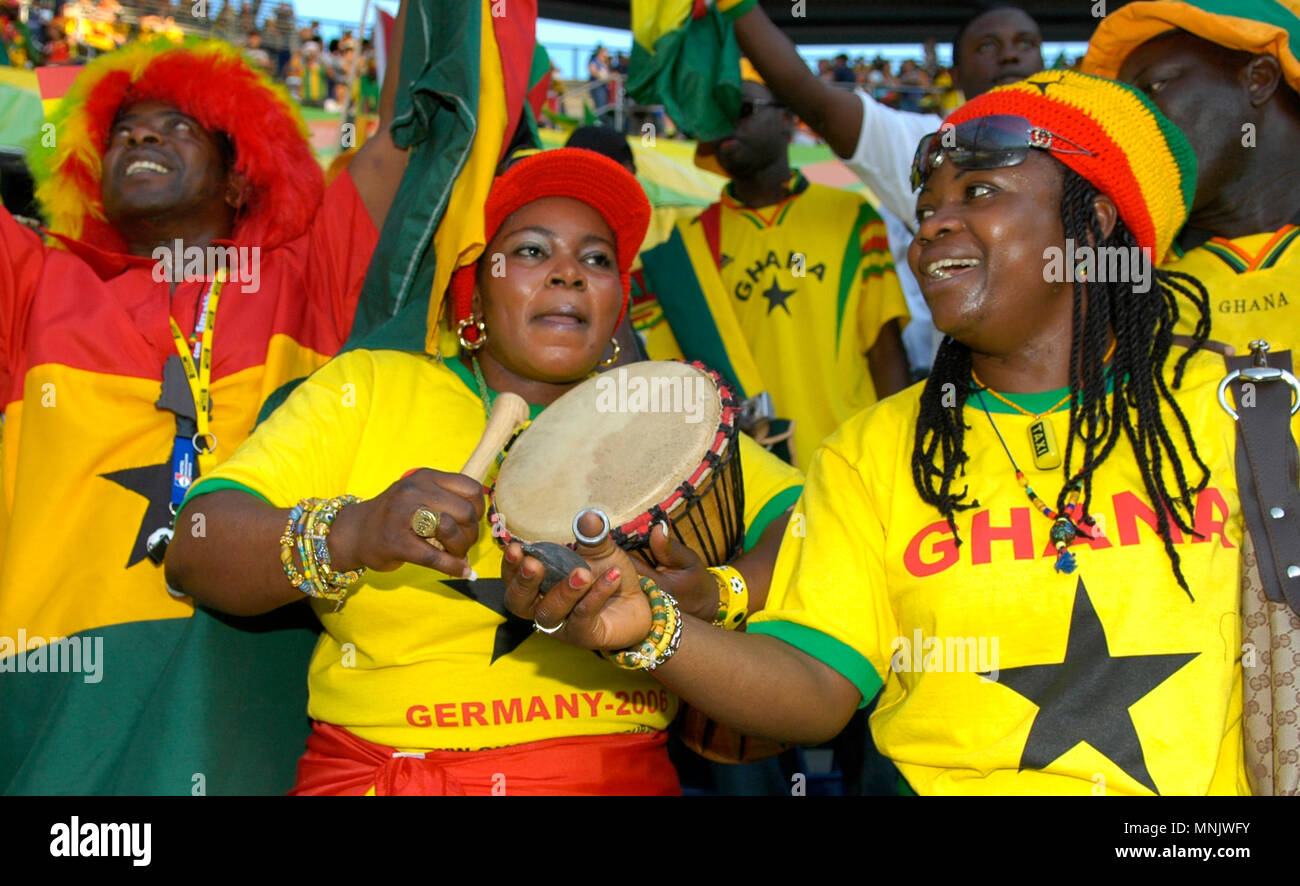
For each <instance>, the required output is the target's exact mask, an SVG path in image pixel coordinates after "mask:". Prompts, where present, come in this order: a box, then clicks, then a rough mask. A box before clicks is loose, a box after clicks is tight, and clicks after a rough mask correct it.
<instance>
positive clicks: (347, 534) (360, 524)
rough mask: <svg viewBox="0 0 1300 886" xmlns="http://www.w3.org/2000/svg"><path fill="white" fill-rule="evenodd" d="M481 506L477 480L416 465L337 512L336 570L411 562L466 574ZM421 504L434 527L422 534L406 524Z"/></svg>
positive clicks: (386, 568)
mask: <svg viewBox="0 0 1300 886" xmlns="http://www.w3.org/2000/svg"><path fill="white" fill-rule="evenodd" d="M485 507H486V505H485V502H484V496H483V486H482V484H480V483H479V482H478V481H477V480H475V479H473V478H472V477H467V476H465V475H464V474H449V473H444V472H442V471H435V470H433V469H431V468H420V469H419V470H417V471H412V472H411V473H409V474H407V475H406V476H404V477H402V478H401V479H400V480H398V481H397V482H395V483H394V484H393V485H391V486H389V487H388V488H387V489H386V490H384V491H383V492H382V493H381V494H380V495H378V496H376V497H375V498H372V499H369V500H367V501H360V502H357V503H356V504H354V505H350V506H348V507H346V508H344V509H343V510H342V511H340V512H339V516H338V520H337V521H336V522H335V525H334V528H333V530H332V532H331V534H330V549H331V551H332V553H333V559H334V563H335V564H336V568H338V569H344V570H347V569H355V568H357V567H359V566H365V567H367V568H369V569H374V570H376V571H378V572H391V571H392V570H394V569H397V568H398V567H400V566H402V565H403V564H404V563H417V564H419V565H421V566H426V567H428V568H429V569H436V570H438V571H439V572H442V573H445V574H447V575H452V576H457V577H461V578H470V577H472V572H471V569H470V565H469V561H468V560H466V559H465V557H466V555H467V554H468V552H469V549H470V548H471V547H472V546H473V545H474V542H475V541H477V540H478V533H479V521H480V520H482V518H483V512H484V509H485ZM422 508H423V509H427V510H429V511H431V512H433V513H434V514H436V515H438V520H437V528H436V530H435V531H434V532H433V534H432V535H431V536H430V537H428V538H422V537H420V536H419V535H417V534H416V532H415V529H414V528H413V527H412V518H413V517H414V515H415V514H416V512H417V511H420V510H421V509H422ZM435 542H437V544H435ZM439 546H441V549H440V548H439Z"/></svg>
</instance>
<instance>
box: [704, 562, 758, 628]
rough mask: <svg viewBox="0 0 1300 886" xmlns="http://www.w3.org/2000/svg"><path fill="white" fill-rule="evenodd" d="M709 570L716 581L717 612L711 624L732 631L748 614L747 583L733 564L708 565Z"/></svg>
mask: <svg viewBox="0 0 1300 886" xmlns="http://www.w3.org/2000/svg"><path fill="white" fill-rule="evenodd" d="M709 572H711V573H712V574H713V578H714V579H715V580H716V581H717V582H718V614H717V616H716V617H715V618H714V619H713V624H714V626H715V627H720V628H726V629H727V630H729V631H734V630H736V629H737V628H738V627H740V625H741V623H742V622H743V621H744V620H745V618H746V616H748V615H749V585H747V584H746V583H745V576H743V575H741V574H740V570H738V569H736V568H735V567H734V566H710V567H709Z"/></svg>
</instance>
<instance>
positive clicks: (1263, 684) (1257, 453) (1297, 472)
mask: <svg viewBox="0 0 1300 886" xmlns="http://www.w3.org/2000/svg"><path fill="white" fill-rule="evenodd" d="M1251 349H1252V352H1251V354H1249V355H1246V356H1241V357H1227V358H1225V359H1226V361H1227V364H1228V369H1229V370H1230V371H1229V373H1228V376H1227V377H1226V378H1225V379H1224V380H1223V382H1222V383H1221V384H1220V385H1219V402H1220V404H1221V405H1222V406H1223V408H1224V409H1225V410H1227V411H1228V413H1229V414H1230V415H1232V416H1233V418H1234V419H1236V420H1237V440H1238V446H1237V465H1236V467H1237V486H1238V490H1239V494H1240V498H1241V509H1242V515H1243V517H1244V518H1245V522H1246V537H1245V541H1244V543H1243V544H1242V581H1241V593H1242V598H1241V632H1242V693H1243V694H1242V732H1243V753H1244V756H1245V764H1246V775H1247V778H1248V779H1249V781H1250V786H1251V790H1252V791H1253V792H1254V793H1255V794H1260V795H1274V796H1277V795H1288V796H1295V795H1298V794H1300V456H1298V455H1297V451H1296V441H1295V439H1294V437H1293V436H1292V433H1291V414H1292V404H1291V400H1292V393H1293V392H1294V394H1295V396H1296V397H1297V401H1296V402H1297V404H1300V383H1297V381H1296V379H1295V377H1294V376H1293V375H1291V372H1290V370H1291V354H1290V352H1288V351H1281V352H1279V353H1276V354H1270V353H1269V347H1268V343H1267V342H1264V341H1256V342H1251ZM1247 384H1249V385H1250V387H1249V388H1247V387H1246V385H1247ZM1229 387H1231V388H1232V390H1233V395H1234V398H1235V403H1236V407H1237V408H1236V409H1233V408H1232V407H1231V406H1229V405H1228V403H1227V400H1226V399H1225V397H1224V393H1225V390H1226V389H1227V388H1229Z"/></svg>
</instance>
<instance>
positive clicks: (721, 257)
mask: <svg viewBox="0 0 1300 886" xmlns="http://www.w3.org/2000/svg"><path fill="white" fill-rule="evenodd" d="M729 264H731V256H729V255H727V254H726V253H725V252H720V253H718V270H719V271H721V270H722V269H723V268H725V267H726V266H727V265H729Z"/></svg>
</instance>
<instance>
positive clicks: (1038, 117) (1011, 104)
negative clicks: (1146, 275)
mask: <svg viewBox="0 0 1300 886" xmlns="http://www.w3.org/2000/svg"><path fill="white" fill-rule="evenodd" d="M994 114H1014V115H1017V116H1021V117H1026V118H1028V120H1029V122H1030V123H1032V124H1033V125H1034V126H1038V127H1041V128H1043V129H1046V130H1048V131H1049V132H1052V133H1054V134H1056V135H1059V136H1061V137H1063V138H1067V139H1069V140H1070V141H1072V142H1074V143H1075V144H1077V145H1079V146H1080V147H1083V148H1086V149H1088V150H1089V151H1091V152H1092V153H1093V155H1094V156H1088V155H1086V154H1063V153H1058V152H1055V151H1053V152H1051V156H1052V157H1053V158H1054V159H1056V160H1058V161H1060V162H1061V163H1064V164H1065V165H1066V166H1068V167H1070V168H1071V169H1073V170H1074V171H1075V172H1077V173H1078V174H1079V175H1081V176H1082V177H1083V178H1085V179H1087V180H1088V181H1089V182H1091V183H1092V185H1093V186H1094V187H1096V188H1097V190H1099V191H1101V192H1102V193H1103V194H1105V195H1106V196H1107V197H1109V198H1110V199H1111V200H1113V201H1114V203H1115V206H1116V208H1117V209H1119V214H1120V217H1121V218H1122V219H1123V220H1124V224H1125V225H1126V226H1127V227H1128V229H1129V230H1130V231H1132V232H1133V236H1134V237H1135V238H1136V239H1137V242H1138V245H1139V246H1142V247H1145V248H1148V249H1150V250H1151V260H1152V262H1153V263H1159V262H1160V260H1161V259H1162V258H1163V257H1164V255H1165V253H1166V252H1168V251H1169V247H1170V244H1172V243H1173V241H1174V236H1175V235H1176V234H1177V233H1178V231H1179V229H1180V228H1182V226H1183V223H1184V222H1185V221H1187V213H1188V212H1189V211H1190V209H1191V206H1192V196H1193V194H1194V193H1195V191H1196V156H1195V155H1194V154H1193V153H1192V147H1191V145H1189V144H1188V143H1187V139H1186V138H1185V137H1184V136H1183V133H1182V132H1181V131H1180V130H1179V129H1178V128H1177V127H1176V126H1174V125H1173V124H1172V123H1170V122H1169V120H1168V119H1167V118H1166V117H1165V116H1164V114H1161V113H1160V111H1159V110H1157V109H1156V106H1155V105H1153V104H1152V103H1151V100H1150V99H1148V98H1147V97H1146V96H1145V95H1143V94H1142V93H1141V92H1139V91H1138V90H1137V89H1134V88H1133V87H1132V86H1128V85H1126V84H1123V83H1117V82H1115V81H1114V80H1105V79H1102V78H1101V77H1092V76H1089V75H1087V74H1078V73H1075V72H1074V71H1055V70H1053V71H1042V72H1040V73H1037V74H1033V75H1032V76H1030V77H1027V78H1025V79H1024V80H1021V81H1019V82H1017V83H1009V84H1007V85H1006V86H999V87H998V88H996V89H993V90H990V91H989V92H986V93H984V94H983V95H981V96H979V97H977V98H974V99H972V100H970V101H968V102H967V103H966V104H964V105H962V106H961V107H960V108H958V109H957V110H955V111H953V112H952V113H951V114H950V115H949V116H948V119H947V120H946V121H944V125H945V126H947V125H948V124H952V125H954V126H955V125H957V124H959V123H964V122H965V121H967V120H974V119H975V118H977V117H988V116H992V115H994Z"/></svg>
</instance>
